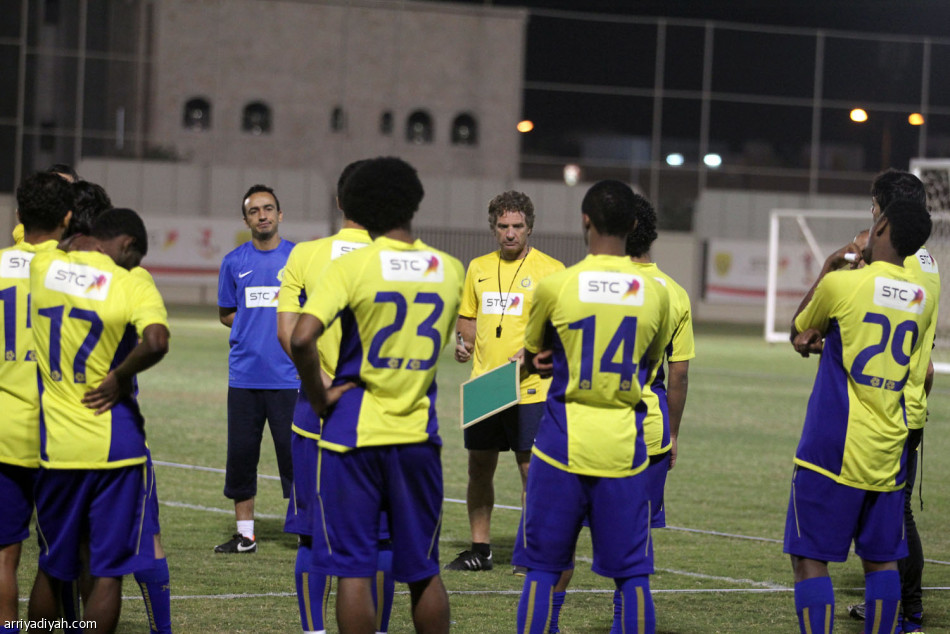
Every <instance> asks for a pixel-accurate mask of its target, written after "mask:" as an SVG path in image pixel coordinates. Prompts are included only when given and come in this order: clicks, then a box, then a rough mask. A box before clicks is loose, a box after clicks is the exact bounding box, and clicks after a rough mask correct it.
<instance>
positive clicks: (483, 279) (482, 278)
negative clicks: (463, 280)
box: [478, 277, 491, 284]
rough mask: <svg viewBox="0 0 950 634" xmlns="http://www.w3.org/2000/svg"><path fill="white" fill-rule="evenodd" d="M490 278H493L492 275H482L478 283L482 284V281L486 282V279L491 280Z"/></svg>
mask: <svg viewBox="0 0 950 634" xmlns="http://www.w3.org/2000/svg"><path fill="white" fill-rule="evenodd" d="M490 279H491V277H480V278H478V283H479V284H481V283H482V282H484V281H485V280H490Z"/></svg>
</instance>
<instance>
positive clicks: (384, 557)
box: [373, 544, 396, 632]
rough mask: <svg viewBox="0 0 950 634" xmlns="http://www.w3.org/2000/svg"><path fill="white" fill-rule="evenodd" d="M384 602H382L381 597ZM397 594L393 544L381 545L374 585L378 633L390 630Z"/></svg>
mask: <svg viewBox="0 0 950 634" xmlns="http://www.w3.org/2000/svg"><path fill="white" fill-rule="evenodd" d="M380 593H382V595H383V600H382V602H380V600H379V595H380ZM395 594H396V582H395V580H394V579H393V550H392V544H386V545H385V546H384V545H382V544H380V548H379V556H378V557H377V559H376V583H374V584H373V605H374V606H376V631H377V632H386V631H388V630H389V616H390V615H391V614H392V613H393V597H394V596H395Z"/></svg>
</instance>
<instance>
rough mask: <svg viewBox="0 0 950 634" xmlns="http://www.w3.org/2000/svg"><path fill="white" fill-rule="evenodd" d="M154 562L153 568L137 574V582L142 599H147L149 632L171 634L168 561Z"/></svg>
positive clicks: (170, 596)
mask: <svg viewBox="0 0 950 634" xmlns="http://www.w3.org/2000/svg"><path fill="white" fill-rule="evenodd" d="M153 561H154V564H152V567H151V568H149V569H147V570H140V571H138V572H136V573H135V581H136V582H137V583H138V584H139V588H141V589H142V598H143V599H145V613H146V614H147V615H148V628H149V631H150V632H161V634H171V631H172V591H171V585H170V582H169V576H168V560H167V559H165V558H164V557H163V558H161V559H155V560H153Z"/></svg>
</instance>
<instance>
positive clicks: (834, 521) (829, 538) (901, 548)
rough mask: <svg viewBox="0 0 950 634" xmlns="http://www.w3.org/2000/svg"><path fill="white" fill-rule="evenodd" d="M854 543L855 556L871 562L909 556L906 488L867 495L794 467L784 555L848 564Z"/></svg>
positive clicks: (862, 491)
mask: <svg viewBox="0 0 950 634" xmlns="http://www.w3.org/2000/svg"><path fill="white" fill-rule="evenodd" d="M852 540H854V552H855V553H857V555H858V556H859V557H861V558H862V559H866V560H868V561H878V562H881V561H897V560H899V559H903V558H904V557H906V556H907V539H906V538H905V536H904V492H903V490H899V491H889V492H879V491H866V490H864V489H857V488H855V487H851V486H847V485H844V484H838V483H837V482H835V481H834V480H832V479H831V478H829V477H827V476H824V475H822V474H820V473H818V472H817V471H812V470H811V469H804V468H801V467H795V471H794V472H793V474H792V490H791V494H790V495H789V501H788V514H787V516H786V520H785V548H784V551H785V552H786V553H787V554H789V555H795V556H797V557H807V558H808V559H815V560H817V561H845V560H846V559H847V558H848V551H849V550H850V548H851V541H852Z"/></svg>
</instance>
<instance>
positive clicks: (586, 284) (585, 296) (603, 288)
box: [577, 271, 646, 306]
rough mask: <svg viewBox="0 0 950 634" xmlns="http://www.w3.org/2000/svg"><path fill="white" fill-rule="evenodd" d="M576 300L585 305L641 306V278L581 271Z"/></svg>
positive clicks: (631, 275) (625, 274)
mask: <svg viewBox="0 0 950 634" xmlns="http://www.w3.org/2000/svg"><path fill="white" fill-rule="evenodd" d="M577 290H578V299H579V300H580V301H582V302H585V303H587V304H623V305H626V306H643V300H644V295H645V293H646V292H645V291H644V289H643V278H642V277H640V276H639V275H633V274H631V273H616V272H609V271H583V272H582V273H581V274H580V275H579V276H578V289H577Z"/></svg>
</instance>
